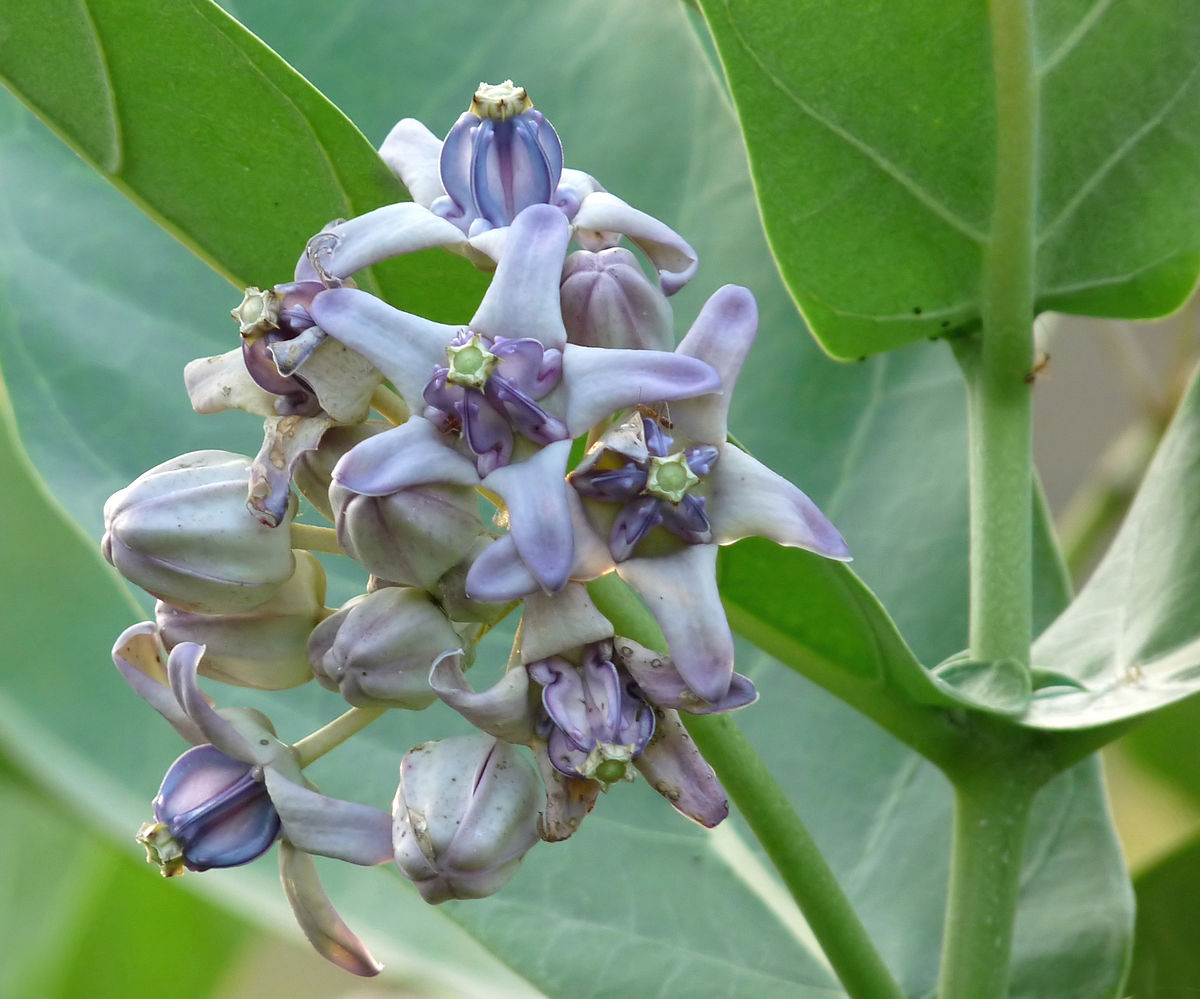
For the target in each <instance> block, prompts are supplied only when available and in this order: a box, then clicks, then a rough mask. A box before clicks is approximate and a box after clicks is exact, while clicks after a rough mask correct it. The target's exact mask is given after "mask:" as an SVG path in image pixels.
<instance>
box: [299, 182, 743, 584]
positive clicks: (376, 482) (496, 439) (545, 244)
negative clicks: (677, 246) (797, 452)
mask: <svg viewBox="0 0 1200 999" xmlns="http://www.w3.org/2000/svg"><path fill="white" fill-rule="evenodd" d="M510 238H511V247H510V252H509V253H508V254H506V255H505V257H504V259H503V261H501V263H500V266H499V268H498V269H497V271H496V276H495V278H494V279H493V281H492V284H491V286H490V287H489V288H488V291H487V294H486V295H485V296H484V299H483V302H482V303H481V304H480V306H479V310H478V311H477V312H476V313H475V316H474V317H473V318H472V320H471V322H470V325H469V326H468V327H466V328H465V329H464V328H463V327H457V326H447V325H444V324H441V323H435V322H431V321H430V320H427V319H423V318H421V317H420V316H414V315H410V314H408V313H405V312H401V311H399V310H398V309H394V308H392V307H391V306H390V305H388V304H387V303H385V302H383V301H381V300H379V299H377V298H375V297H374V296H372V295H369V294H367V293H365V292H362V291H358V290H355V289H348V288H333V289H330V290H328V291H325V292H323V293H321V294H320V295H318V296H317V297H316V298H315V299H314V300H313V303H312V306H311V312H312V315H313V317H314V318H315V319H316V320H317V322H318V323H319V324H320V326H321V327H322V328H323V329H324V330H325V331H326V332H327V333H328V334H329V335H330V336H333V337H336V338H337V339H338V340H340V341H341V342H342V343H344V344H346V345H347V346H348V347H351V348H352V349H354V350H355V351H358V352H359V353H361V354H362V355H363V356H364V357H366V358H367V359H368V360H369V361H370V362H371V363H372V364H373V365H374V366H375V367H377V368H378V369H379V370H380V371H382V372H383V373H384V374H385V375H386V376H387V377H388V379H389V380H391V382H392V383H393V384H394V385H395V386H396V388H397V390H398V391H399V392H400V394H401V395H402V396H403V398H404V400H405V402H407V403H408V405H409V407H410V408H411V409H413V410H414V411H417V410H418V409H419V408H420V407H421V406H422V405H424V409H425V418H426V419H427V420H429V421H430V422H431V423H432V424H433V425H434V426H435V427H436V428H437V429H438V430H439V431H441V433H442V435H443V437H442V439H443V440H446V441H449V442H451V443H453V444H454V445H455V446H457V447H458V449H459V451H460V453H461V455H462V456H463V457H466V458H469V459H470V460H472V461H473V462H474V470H475V473H476V476H477V478H476V480H475V481H476V482H478V483H482V485H483V486H484V487H485V488H487V489H489V490H491V491H492V492H494V493H495V494H497V495H498V496H499V497H500V498H501V499H502V500H503V501H504V503H505V505H506V506H507V508H508V517H509V529H510V532H511V533H510V535H509V536H510V537H512V538H513V541H514V543H515V544H516V546H517V550H518V551H519V552H520V554H521V557H522V558H523V559H524V561H525V563H526V565H527V566H528V567H529V570H530V572H531V573H532V574H533V576H534V578H535V579H536V581H537V585H538V586H540V587H541V588H543V589H545V590H548V591H553V590H557V589H561V588H562V586H563V584H564V583H565V582H566V578H567V570H568V568H569V567H570V565H571V562H572V559H573V554H574V541H573V535H572V531H571V529H570V510H569V506H568V500H567V490H566V488H565V487H564V484H563V476H564V475H565V472H566V464H567V458H568V454H569V452H570V448H571V440H572V439H573V438H575V437H577V436H580V435H581V434H583V433H586V432H587V431H588V429H589V428H591V427H592V426H593V425H595V424H596V423H598V422H600V421H601V420H605V419H608V418H609V417H610V416H611V415H612V414H613V413H614V412H617V411H619V410H621V409H624V408H626V407H628V406H632V405H634V404H636V403H637V402H639V401H641V400H644V399H662V400H676V399H681V398H685V397H689V396H694V395H697V394H700V393H705V392H712V391H714V390H715V389H717V388H718V387H719V385H720V381H719V378H718V377H717V375H716V373H715V371H714V370H713V369H712V368H711V367H710V366H709V365H708V364H707V363H705V362H704V361H702V360H699V359H697V358H695V357H690V356H685V355H682V354H679V353H675V354H668V353H663V352H660V351H643V350H614V349H601V348H594V347H580V346H577V345H575V344H568V343H567V342H566V332H565V329H564V327H563V321H562V312H561V305H560V301H559V276H560V274H561V272H562V265H563V257H564V253H565V251H566V245H567V241H568V238H569V233H568V226H567V222H566V219H565V217H564V216H563V214H562V213H561V212H560V211H558V210H557V209H555V208H552V207H550V206H546V205H533V206H531V207H529V208H526V209H525V210H524V211H522V212H521V214H520V215H519V216H518V217H517V219H516V220H515V221H514V222H513V224H512V226H511V227H510ZM415 433H417V431H415V430H411V429H409V427H408V425H405V426H403V427H399V428H397V429H395V430H392V431H389V432H386V433H383V434H380V435H378V436H377V437H374V438H371V439H370V440H368V441H365V442H364V443H363V444H361V445H359V446H358V447H356V448H355V449H354V450H353V451H351V452H350V453H349V454H347V455H346V457H345V458H343V459H342V461H341V462H340V463H339V464H338V466H337V468H336V469H335V470H334V478H335V480H336V481H337V482H338V483H340V484H342V485H344V486H345V487H346V488H347V489H349V490H350V491H352V492H355V493H359V494H362V495H384V494H386V493H390V492H395V491H397V489H398V488H399V487H398V486H397V483H403V484H406V485H408V484H411V483H412V482H413V481H414V480H415V479H416V478H420V477H423V478H424V479H428V477H429V474H430V473H429V468H428V465H427V464H426V459H425V457H424V452H420V454H421V455H422V457H416V455H417V454H418V452H416V451H414V450H412V449H410V448H408V447H404V446H401V445H402V444H403V443H404V442H405V441H406V440H407V439H408V437H409V436H410V435H413V434H415ZM426 436H428V435H426ZM434 467H438V468H444V469H445V472H444V474H445V475H446V476H448V477H449V478H450V481H452V482H455V483H464V484H465V483H466V482H467V481H469V479H470V475H469V472H468V470H467V466H466V464H465V463H463V462H454V461H452V460H451V458H449V457H446V458H443V459H440V460H439V461H438V463H437V465H436V466H434Z"/></svg>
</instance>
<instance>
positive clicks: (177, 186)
mask: <svg viewBox="0 0 1200 999" xmlns="http://www.w3.org/2000/svg"><path fill="white" fill-rule="evenodd" d="M217 81H219V83H218V82H217ZM0 82H3V83H4V84H5V86H7V87H8V88H9V89H10V90H12V91H13V93H15V94H16V95H17V96H18V97H20V99H21V100H22V101H23V102H24V103H25V104H27V105H28V106H29V107H30V108H32V109H33V110H34V111H35V112H37V114H38V116H39V117H41V118H42V119H43V120H44V121H46V122H47V123H48V124H50V125H51V127H52V128H54V130H55V131H56V132H57V133H58V134H59V135H60V136H61V137H62V138H63V139H64V140H65V141H66V142H68V143H69V144H70V145H71V146H72V147H73V148H74V149H75V151H76V152H78V153H79V154H80V156H82V157H83V158H84V159H85V160H87V162H88V163H90V164H91V165H92V166H93V167H94V168H95V169H96V170H98V171H100V173H101V174H103V175H104V176H105V177H106V178H107V179H108V180H109V181H111V182H112V183H113V184H114V185H115V186H116V187H117V188H118V189H119V190H121V191H122V192H123V193H124V194H126V195H128V196H129V197H131V198H132V199H133V200H134V201H136V202H137V203H138V204H139V205H141V206H142V208H143V209H144V210H146V211H147V212H148V213H149V214H150V215H151V216H152V217H154V218H155V219H156V220H157V221H158V222H159V224H160V225H162V226H163V227H164V228H165V229H167V230H168V231H169V232H171V233H173V234H175V235H176V236H178V237H179V238H180V239H181V240H183V241H184V242H185V243H186V244H187V245H188V246H189V248H191V249H192V250H193V251H194V252H195V253H197V254H198V255H200V256H201V257H202V258H203V259H205V260H207V261H208V262H209V263H210V264H211V265H212V266H213V267H214V268H215V269H216V270H217V271H218V272H220V273H222V274H224V275H226V276H227V277H228V278H229V280H231V281H232V282H234V284H237V285H247V284H252V283H257V284H262V285H269V284H274V283H276V282H279V281H288V280H291V274H292V268H293V266H294V265H295V263H296V258H297V257H298V256H299V255H300V252H301V251H302V250H303V248H304V242H305V240H306V239H307V238H308V237H309V236H311V235H312V234H313V233H314V232H316V231H317V230H318V229H320V228H321V226H323V225H324V224H325V223H326V222H328V221H329V220H330V219H332V218H337V217H348V216H351V215H359V214H362V213H363V212H365V211H369V210H370V209H372V208H378V207H379V206H380V205H384V204H388V203H390V202H393V201H399V200H404V199H406V197H407V195H406V194H405V192H404V188H403V187H402V186H401V185H400V183H399V182H398V181H397V180H396V178H395V177H394V176H393V175H392V173H391V171H389V170H388V169H387V167H385V166H384V165H383V163H382V162H381V161H380V160H379V157H378V156H376V155H375V151H374V149H373V148H372V147H371V145H370V144H369V143H368V142H367V141H366V140H365V139H364V138H363V136H362V134H361V133H360V132H359V131H358V129H357V128H355V126H354V125H353V124H351V123H350V121H349V120H347V118H346V117H345V116H344V115H343V114H342V113H341V112H340V111H339V110H338V109H337V108H335V107H334V106H333V105H332V104H330V103H329V101H328V100H326V99H325V98H324V97H323V96H322V95H321V94H320V93H318V92H317V91H316V90H314V89H313V88H312V87H311V86H310V85H309V84H308V83H307V81H305V80H304V79H303V78H302V77H301V76H300V75H299V74H298V73H297V72H296V71H295V70H294V69H292V68H291V67H290V66H289V65H287V63H285V62H283V61H282V60H281V59H280V58H279V57H278V56H276V55H275V54H274V53H273V52H272V51H271V50H270V49H268V48H267V47H266V46H265V45H264V44H263V43H262V42H260V41H259V40H258V39H257V38H255V37H254V36H253V35H251V34H250V33H249V32H248V31H247V30H246V29H245V28H243V27H242V26H241V25H240V24H239V23H238V22H237V21H235V20H233V19H232V18H231V17H229V15H227V14H226V13H225V12H224V11H223V10H222V9H221V8H220V7H218V6H217V5H216V4H214V3H211V2H209V0H198V2H196V3H186V4H185V3H170V4H151V3H130V2H128V0H89V2H87V3H83V2H80V0H51V2H49V3H39V4H35V5H31V4H19V3H6V4H4V5H3V8H0ZM334 151H336V155H333V153H334ZM116 249H117V248H116V247H111V248H110V252H112V251H115V250H116ZM116 255H117V256H119V254H116ZM450 269H451V268H450V266H449V260H448V258H445V257H438V256H435V255H430V254H425V255H417V256H414V257H410V258H407V259H405V260H402V261H398V262H396V263H393V264H391V265H389V267H388V268H385V269H384V271H383V276H382V285H383V288H384V289H385V290H386V291H387V293H388V295H389V297H390V298H391V299H393V300H395V301H398V302H405V303H406V304H407V307H409V308H412V309H415V310H417V311H420V312H422V313H423V314H439V315H440V314H444V313H445V312H446V310H447V307H448V305H450V306H452V305H455V304H457V302H458V296H457V295H455V294H451V295H447V294H446V291H445V288H446V282H445V276H446V274H447V272H449V271H450ZM457 270H458V271H459V273H460V275H461V276H460V280H461V282H462V284H463V288H462V289H460V290H461V291H465V292H466V294H467V295H468V296H469V295H470V294H472V293H478V291H479V290H480V289H481V288H482V281H481V280H480V278H479V277H478V276H477V275H475V274H474V273H473V272H472V271H471V270H470V268H468V267H466V266H465V265H461V266H460V267H459V268H457ZM364 280H365V281H366V286H367V287H371V288H374V287H375V286H374V285H373V284H372V283H371V279H370V277H369V276H367V277H364Z"/></svg>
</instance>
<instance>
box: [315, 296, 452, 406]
mask: <svg viewBox="0 0 1200 999" xmlns="http://www.w3.org/2000/svg"><path fill="white" fill-rule="evenodd" d="M310 311H311V312H312V316H313V318H314V319H315V320H316V321H317V323H318V325H319V326H320V327H321V328H322V329H323V330H325V332H326V333H328V334H329V335H330V336H332V337H334V338H336V339H338V340H340V341H341V342H342V343H344V344H345V345H346V346H347V347H349V348H350V349H351V350H356V351H358V353H360V354H362V355H363V357H365V358H366V359H367V360H368V361H370V362H371V363H372V364H373V365H375V367H377V368H378V369H379V370H380V371H382V372H383V373H384V374H385V375H386V376H387V378H388V380H389V381H391V383H392V384H393V385H395V386H396V390H397V391H398V392H399V393H400V395H401V396H403V397H404V401H405V402H406V403H408V407H409V409H411V410H414V411H416V412H420V411H421V410H423V409H424V408H425V400H424V398H423V396H422V393H423V392H424V390H425V385H426V384H427V383H428V381H429V379H430V378H432V377H433V369H434V367H435V366H436V365H439V364H445V363H446V347H447V346H449V344H450V341H451V340H452V339H454V336H455V334H457V333H458V332H459V329H460V327H457V326H445V325H443V324H442V323H435V322H431V321H430V320H428V319H422V318H421V317H420V316H414V315H410V314H409V313H407V312H401V311H400V310H399V309H393V308H392V307H391V306H390V305H388V304H387V303H386V302H384V301H382V300H381V299H378V298H376V297H375V296H374V295H371V294H368V293H367V292H365V291H359V290H358V289H356V288H333V289H330V290H329V291H323V292H321V293H320V294H319V295H317V297H316V298H314V299H313V303H312V308H311V310H310Z"/></svg>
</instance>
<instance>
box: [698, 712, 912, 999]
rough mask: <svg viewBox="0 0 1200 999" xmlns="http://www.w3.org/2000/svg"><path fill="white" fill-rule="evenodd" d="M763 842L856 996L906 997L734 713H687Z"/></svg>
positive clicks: (856, 998) (710, 759)
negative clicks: (747, 738) (731, 715)
mask: <svg viewBox="0 0 1200 999" xmlns="http://www.w3.org/2000/svg"><path fill="white" fill-rule="evenodd" d="M680 717H681V718H682V719H683V721H684V724H685V725H686V726H687V730H688V732H689V733H690V734H691V736H692V738H693V739H694V740H695V742H696V746H697V748H698V749H699V750H700V752H701V753H703V754H704V758H705V759H706V760H707V761H708V763H709V765H710V766H712V768H713V769H714V770H715V771H716V772H717V776H718V777H719V778H720V779H721V783H722V784H723V785H724V787H725V789H726V790H727V791H728V793H729V797H730V798H732V799H733V803H734V804H735V805H737V807H738V811H740V812H741V813H742V818H744V819H745V820H746V824H747V825H748V826H749V827H750V829H751V831H752V832H753V833H754V835H755V837H756V838H757V839H758V841H759V843H761V844H762V847H763V849H764V850H765V851H766V854H767V856H768V857H769V858H770V860H771V863H772V864H774V865H775V869H776V870H777V871H779V874H780V877H782V878H783V883H784V884H785V885H786V886H787V889H788V891H789V892H790V893H791V895H792V898H793V899H795V901H796V904H797V905H798V906H799V907H800V911H801V912H802V913H804V919H805V921H806V922H807V923H808V926H809V929H811V930H812V931H813V936H815V937H816V938H817V942H818V943H820V945H821V950H822V951H823V952H824V954H825V957H826V958H827V959H828V960H829V964H830V966H831V967H832V968H833V971H834V974H836V975H837V977H838V980H839V981H840V982H841V983H842V986H843V987H844V988H845V990H846V993H847V994H848V995H849V996H850V997H851V999H904V992H903V990H902V989H901V988H900V986H899V985H897V984H896V980H895V979H894V978H893V977H892V974H891V972H890V971H888V968H887V965H886V964H884V963H883V958H881V957H880V956H879V952H878V951H877V950H876V949H875V944H874V942H873V941H872V940H871V937H870V935H869V934H868V933H867V929H866V927H865V926H863V924H862V920H860V919H859V918H858V914H857V913H856V912H855V911H854V906H853V905H851V904H850V900H849V899H848V898H847V897H846V894H845V892H844V891H842V886H841V885H840V884H839V883H838V880H837V876H836V875H835V874H834V873H833V871H832V869H830V867H829V864H827V863H826V862H825V858H824V857H823V856H822V855H821V850H820V848H819V847H818V846H817V844H816V841H815V840H813V838H812V836H811V835H810V834H809V831H808V829H807V828H806V827H805V825H804V823H803V822H801V821H800V817H799V816H798V815H797V814H796V812H795V810H794V809H793V808H792V806H791V804H790V803H789V802H788V799H787V795H786V794H785V793H784V790H783V788H781V787H780V786H779V782H778V781H776V780H775V778H774V777H773V776H771V773H770V771H768V770H767V768H766V765H765V764H764V763H763V761H762V759H761V758H760V757H759V755H758V753H756V752H755V750H754V747H753V746H752V745H750V743H749V742H748V741H747V740H746V737H745V736H744V735H743V734H742V733H741V731H740V730H739V729H738V727H737V725H736V724H735V723H734V720H733V719H732V718H731V717H730V716H729V715H687V714H683V715H680Z"/></svg>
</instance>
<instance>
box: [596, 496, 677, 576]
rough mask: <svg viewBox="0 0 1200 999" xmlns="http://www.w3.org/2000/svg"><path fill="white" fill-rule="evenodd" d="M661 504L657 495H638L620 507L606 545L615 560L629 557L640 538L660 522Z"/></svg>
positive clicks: (620, 560) (661, 517) (621, 560)
mask: <svg viewBox="0 0 1200 999" xmlns="http://www.w3.org/2000/svg"><path fill="white" fill-rule="evenodd" d="M663 505H664V504H663V502H662V501H661V500H660V499H659V498H658V497H657V496H638V497H635V498H634V499H632V500H630V501H629V502H628V503H626V504H625V505H624V506H623V507H621V509H620V512H619V513H618V514H617V518H616V520H614V521H613V525H612V532H611V533H610V534H609V536H608V547H609V548H610V549H611V551H612V557H613V558H614V559H615V560H616V561H617V562H624V561H625V560H626V559H627V558H629V557H630V556H631V555H632V554H633V552H634V550H635V549H636V548H637V546H638V544H639V543H640V542H641V540H642V538H644V537H645V536H646V535H647V534H649V533H650V532H651V531H652V530H653V529H654V528H655V527H657V526H658V525H659V524H661V523H662V520H663V515H662V512H661V508H662V506H663Z"/></svg>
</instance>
